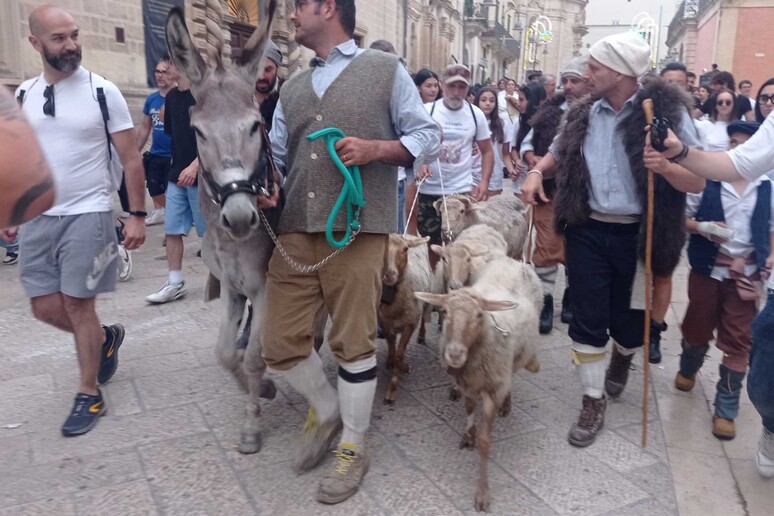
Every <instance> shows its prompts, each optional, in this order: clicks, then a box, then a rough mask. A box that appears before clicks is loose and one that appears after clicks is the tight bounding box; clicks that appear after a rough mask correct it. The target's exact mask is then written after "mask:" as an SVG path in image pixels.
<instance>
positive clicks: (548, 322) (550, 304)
mask: <svg viewBox="0 0 774 516" xmlns="http://www.w3.org/2000/svg"><path fill="white" fill-rule="evenodd" d="M553 327H554V296H552V295H551V294H546V295H545V296H543V310H541V311H540V324H539V328H538V329H539V330H540V334H541V335H547V334H549V333H551V329H553Z"/></svg>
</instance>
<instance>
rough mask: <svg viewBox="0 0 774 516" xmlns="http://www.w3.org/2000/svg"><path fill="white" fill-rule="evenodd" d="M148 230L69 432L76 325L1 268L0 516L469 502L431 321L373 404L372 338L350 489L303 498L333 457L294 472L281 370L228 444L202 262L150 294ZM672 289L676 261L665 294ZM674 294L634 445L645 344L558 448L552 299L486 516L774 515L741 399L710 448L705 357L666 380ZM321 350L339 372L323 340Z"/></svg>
mask: <svg viewBox="0 0 774 516" xmlns="http://www.w3.org/2000/svg"><path fill="white" fill-rule="evenodd" d="M160 242H161V228H159V227H154V228H150V229H149V239H148V244H147V245H146V246H145V247H144V248H143V249H141V250H140V251H138V252H135V253H134V263H135V273H134V277H133V279H132V280H131V281H129V282H127V283H121V284H119V287H118V291H117V292H116V293H114V294H111V295H106V296H103V297H101V298H100V301H99V303H98V310H99V314H100V316H101V318H102V319H103V320H104V321H106V322H113V321H120V322H122V323H123V324H124V325H125V326H126V328H127V333H126V335H127V337H126V341H125V344H124V346H123V347H122V348H121V351H120V356H121V361H120V365H119V368H118V372H117V373H116V375H115V377H114V380H113V381H111V382H110V383H109V384H108V385H106V386H104V393H105V396H106V399H107V404H108V406H109V412H108V414H107V415H106V416H105V417H104V418H103V419H102V420H101V421H100V423H99V424H98V426H97V427H96V428H95V429H94V430H93V431H92V432H90V433H89V434H87V435H85V436H82V437H78V438H73V439H65V438H63V437H61V435H60V433H59V428H60V425H61V424H62V422H63V420H64V417H65V416H66V414H67V411H68V410H69V408H70V406H71V403H72V397H73V395H74V391H75V389H76V388H77V382H78V373H77V361H76V356H75V350H74V345H73V343H72V340H71V337H70V336H68V335H66V334H64V333H62V332H59V331H57V330H55V329H52V328H49V327H47V326H45V325H43V324H41V323H38V322H37V321H35V320H34V319H33V318H32V316H31V314H30V312H29V306H28V302H27V300H26V299H25V298H24V295H23V293H22V291H21V288H20V286H19V283H18V280H17V278H16V277H15V275H16V273H17V270H18V269H17V267H0V290H1V291H2V292H3V293H4V295H3V296H2V300H0V514H3V515H5V514H56V515H58V516H59V515H68V514H88V515H92V514H111V515H112V514H122V515H123V514H278V515H288V514H289V515H295V514H355V515H398V514H406V515H409V514H411V515H413V514H438V515H451V514H472V513H473V510H472V509H473V493H474V490H475V482H476V478H477V468H478V454H477V452H473V451H470V450H460V449H459V448H458V443H459V439H460V436H461V433H462V431H463V428H464V426H465V414H464V409H463V406H462V403H461V402H458V403H454V402H451V401H450V400H449V399H448V390H449V387H450V386H451V379H450V377H449V376H448V375H446V373H445V372H444V371H442V370H441V368H440V367H439V359H438V356H437V351H436V346H437V339H438V333H437V328H436V325H435V323H431V324H430V325H429V326H428V343H427V345H418V344H416V343H414V342H412V343H411V344H410V345H409V348H408V355H407V356H408V361H409V363H410V365H411V368H412V370H411V373H409V374H407V375H403V376H401V378H400V383H399V387H398V397H397V401H396V403H395V404H394V405H392V406H388V405H384V404H383V403H382V397H383V395H384V392H385V389H386V385H387V381H388V379H389V375H390V373H389V371H386V370H384V368H383V367H384V363H385V360H386V346H385V345H384V344H383V343H380V344H379V351H378V363H379V367H380V370H379V385H378V389H377V398H376V400H375V405H374V410H373V424H372V427H371V430H370V432H369V437H368V439H369V441H368V442H369V448H368V449H369V453H370V455H371V459H372V462H371V470H370V472H369V474H368V476H367V477H366V480H365V482H364V485H363V488H362V489H361V491H360V492H359V493H358V494H357V495H356V496H355V497H353V498H352V499H351V500H349V501H347V502H345V503H344V504H341V505H339V506H335V507H328V506H323V505H320V504H317V503H316V502H314V499H313V498H314V493H315V491H316V488H317V481H318V479H319V478H320V477H321V476H322V475H323V474H324V468H325V467H327V466H328V465H329V464H330V462H331V460H332V459H331V458H330V457H329V458H327V459H326V461H325V463H324V464H323V465H322V466H321V468H318V469H316V470H314V471H312V472H310V473H308V474H305V475H303V476H298V475H296V474H295V473H293V471H292V470H291V467H290V460H291V457H292V452H293V449H294V446H295V442H296V438H297V435H298V433H299V431H300V428H301V425H302V424H303V420H304V418H305V415H306V411H307V405H306V403H305V401H304V400H303V399H302V398H301V396H299V395H298V394H297V393H295V392H294V391H293V390H292V389H291V388H290V387H289V386H288V385H287V384H286V383H285V382H284V381H283V380H282V379H281V378H279V377H277V376H275V375H273V374H271V373H270V374H269V377H272V378H274V380H275V382H276V384H277V387H278V389H279V392H278V394H277V397H276V399H274V400H272V401H264V402H263V404H262V428H263V431H262V438H263V449H262V450H261V452H260V453H258V454H255V455H242V454H240V453H238V452H237V450H236V445H237V444H238V441H239V429H240V425H241V422H242V415H243V411H244V403H245V398H244V394H243V393H241V392H240V391H239V389H238V387H237V385H236V383H235V381H234V379H233V378H232V377H231V376H230V375H229V374H228V373H227V372H225V371H223V370H222V369H221V368H220V367H219V366H218V364H217V361H216V359H215V354H214V351H213V346H214V341H215V338H216V335H217V324H218V319H219V315H220V306H219V305H218V303H217V302H216V303H209V304H206V303H204V302H202V301H201V298H200V294H201V292H202V289H203V284H204V277H205V274H204V273H205V269H204V267H203V265H202V264H201V262H200V261H199V260H198V259H197V258H196V257H195V256H194V254H195V252H196V250H197V249H198V243H197V241H196V239H188V240H186V246H187V247H186V252H185V258H184V268H185V272H186V284H187V287H188V288H189V295H188V296H187V297H186V298H185V299H184V300H182V301H178V302H174V303H170V304H167V305H162V306H148V305H147V304H146V303H145V301H144V297H145V296H146V295H147V294H149V293H151V292H153V291H155V290H156V289H157V288H158V287H160V286H161V284H162V283H163V282H164V280H165V268H166V265H165V263H164V261H163V260H158V258H159V257H161V256H163V252H164V251H163V248H162V247H160V245H159V243H160ZM680 282H682V283H680ZM684 283H685V275H684V272H683V271H681V272H680V275H678V276H677V279H676V281H675V290H678V289H680V288H684ZM680 285H682V286H680ZM559 287H561V285H560V286H559ZM676 299H677V302H676V303H675V304H673V306H672V308H671V309H670V313H669V316H668V321H669V324H670V329H669V331H668V332H667V336H666V340H665V345H664V350H665V359H664V364H662V365H661V366H655V367H652V368H651V371H652V379H653V383H652V390H651V392H650V396H649V406H648V425H649V427H648V447H647V448H645V449H643V448H641V447H640V431H641V418H642V410H641V401H642V392H643V390H642V383H643V376H642V362H641V358H639V357H638V358H636V359H635V368H634V370H633V371H632V373H631V377H630V383H629V386H628V387H627V390H626V391H625V392H624V394H623V396H622V397H621V398H620V399H619V400H615V401H611V402H610V404H609V408H608V412H607V419H606V426H605V429H604V430H603V432H602V433H601V434H600V437H599V441H598V442H597V443H596V444H595V445H594V446H591V447H589V448H586V449H576V448H572V447H571V446H569V445H568V444H567V442H566V432H567V430H568V429H569V426H570V425H571V424H572V423H573V422H574V421H575V419H576V418H577V415H578V411H579V408H580V394H579V386H578V383H577V379H576V377H575V372H574V368H573V366H572V365H571V364H570V361H569V357H568V344H569V339H568V337H567V334H566V329H567V327H566V325H563V324H561V323H559V322H558V310H557V321H556V325H555V326H556V327H555V329H554V331H553V332H552V333H551V334H550V335H548V336H543V337H541V338H540V342H539V343H538V346H539V350H540V351H539V357H540V360H541V371H540V372H539V373H537V374H531V373H527V372H525V371H522V372H520V373H519V374H517V375H516V376H515V378H514V382H513V390H512V396H513V410H512V413H511V415H509V416H508V417H506V418H499V417H498V418H497V419H496V421H495V427H494V432H493V444H492V460H491V461H490V468H489V472H490V487H491V494H492V499H493V505H492V510H493V513H494V514H525V515H526V514H528V515H557V514H573V515H576V514H577V515H601V514H609V515H614V514H615V515H619V514H626V515H639V514H642V515H646V514H647V515H649V516H651V515H667V514H678V513H679V514H702V515H706V514H710V515H712V514H745V508H746V514H750V515H753V516H757V515H759V514H761V515H763V514H769V513H770V507H771V506H772V504H774V499H772V492H774V484H771V483H767V482H766V481H764V480H763V479H760V478H759V477H757V474H756V473H755V471H754V469H753V467H752V461H751V459H752V450H753V449H754V442H751V441H755V440H756V439H757V435H758V432H759V424H760V421H759V419H756V415H755V413H754V410H753V408H752V406H751V405H749V402H748V401H744V402H743V407H742V413H741V415H740V421H739V425H740V426H741V427H743V428H740V437H739V438H738V439H737V440H736V441H733V442H732V443H727V444H720V443H718V442H717V441H716V440H714V438H713V437H712V436H711V435H710V434H709V431H708V419H709V413H710V412H709V411H710V410H711V403H710V402H708V401H707V400H708V399H709V400H711V399H712V396H714V381H715V379H716V372H714V371H713V369H716V367H717V355H715V356H714V357H711V359H710V361H709V363H708V365H709V367H707V368H705V369H706V370H703V371H702V373H701V375H700V382H699V384H698V385H697V388H696V389H695V391H694V392H692V393H681V392H678V391H675V390H674V387H673V386H672V379H673V377H674V372H675V370H676V358H677V355H678V354H679V319H680V316H681V315H682V314H681V310H684V301H680V299H682V298H681V297H680V296H677V297H676ZM557 302H558V300H557ZM681 303H682V304H681ZM321 356H322V358H323V361H324V363H325V366H326V374H327V375H328V378H329V379H330V380H331V381H332V382H335V380H336V364H335V362H334V361H333V360H332V357H331V356H330V353H329V352H328V351H327V348H323V351H322V353H321ZM716 484H717V485H716Z"/></svg>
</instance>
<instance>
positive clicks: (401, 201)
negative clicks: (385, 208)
mask: <svg viewBox="0 0 774 516" xmlns="http://www.w3.org/2000/svg"><path fill="white" fill-rule="evenodd" d="M405 228H406V180H405V179H402V180H401V181H398V233H399V234H401V235H402V234H403V230H404V229H405Z"/></svg>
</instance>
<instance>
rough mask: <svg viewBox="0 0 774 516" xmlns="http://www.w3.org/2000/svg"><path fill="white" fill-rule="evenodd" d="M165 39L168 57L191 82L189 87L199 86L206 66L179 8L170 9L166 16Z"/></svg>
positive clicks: (204, 74)
mask: <svg viewBox="0 0 774 516" xmlns="http://www.w3.org/2000/svg"><path fill="white" fill-rule="evenodd" d="M166 39H167V51H168V52H169V56H170V57H171V58H172V61H174V62H175V65H176V66H177V67H178V68H179V69H180V71H181V72H182V73H184V74H185V76H186V77H188V80H189V81H191V86H192V87H196V86H198V85H199V84H201V83H202V81H204V78H205V76H206V73H207V65H206V64H205V63H204V59H202V56H201V54H199V51H198V50H196V48H195V47H194V44H193V41H191V36H190V34H189V33H188V27H186V25H185V16H184V15H183V10H182V9H180V8H179V7H174V8H172V9H171V10H170V11H169V15H167V24H166Z"/></svg>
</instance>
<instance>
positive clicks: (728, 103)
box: [717, 100, 734, 106]
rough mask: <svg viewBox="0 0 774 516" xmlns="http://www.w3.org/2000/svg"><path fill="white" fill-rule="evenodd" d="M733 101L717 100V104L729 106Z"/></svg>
mask: <svg viewBox="0 0 774 516" xmlns="http://www.w3.org/2000/svg"><path fill="white" fill-rule="evenodd" d="M733 103H734V101H733V100H718V101H717V105H718V106H731V105H732V104H733Z"/></svg>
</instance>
